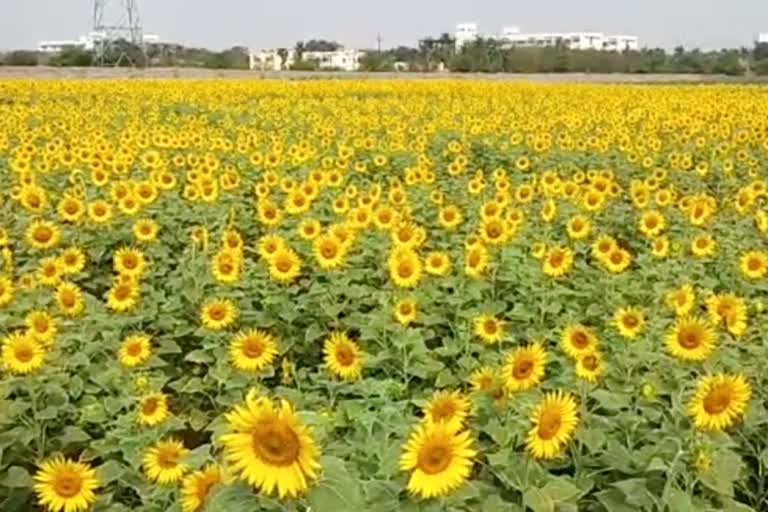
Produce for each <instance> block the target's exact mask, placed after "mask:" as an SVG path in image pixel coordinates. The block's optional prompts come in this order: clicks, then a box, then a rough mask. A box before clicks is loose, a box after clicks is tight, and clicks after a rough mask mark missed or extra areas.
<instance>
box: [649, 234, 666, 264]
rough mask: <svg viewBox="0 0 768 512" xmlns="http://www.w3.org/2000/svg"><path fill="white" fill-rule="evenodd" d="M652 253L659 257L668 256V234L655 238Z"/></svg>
mask: <svg viewBox="0 0 768 512" xmlns="http://www.w3.org/2000/svg"><path fill="white" fill-rule="evenodd" d="M651 254H653V256H654V257H655V258H658V259H662V258H666V257H667V255H668V254H669V238H667V237H666V236H660V237H658V238H655V239H654V240H653V242H652V243H651Z"/></svg>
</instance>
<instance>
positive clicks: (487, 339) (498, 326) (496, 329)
mask: <svg viewBox="0 0 768 512" xmlns="http://www.w3.org/2000/svg"><path fill="white" fill-rule="evenodd" d="M472 323H473V325H474V333H475V336H477V337H478V338H480V339H481V340H482V341H483V342H484V343H487V344H489V345H493V344H495V343H499V342H500V341H501V340H503V339H504V336H505V334H506V333H505V331H504V322H502V321H501V320H499V319H497V318H496V317H494V316H492V315H480V316H478V317H477V318H475V319H474V320H473V321H472Z"/></svg>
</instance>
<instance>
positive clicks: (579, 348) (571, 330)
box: [560, 324, 598, 359]
mask: <svg viewBox="0 0 768 512" xmlns="http://www.w3.org/2000/svg"><path fill="white" fill-rule="evenodd" d="M560 345H561V346H562V348H563V351H564V352H565V353H566V354H567V355H568V356H569V357H572V358H573V359H580V358H581V357H583V356H585V355H587V354H591V353H593V352H595V351H596V350H597V348H598V342H597V336H595V333H594V332H592V329H590V328H589V327H585V326H583V325H581V324H572V325H569V326H567V327H566V328H565V330H564V331H563V335H562V338H561V339H560Z"/></svg>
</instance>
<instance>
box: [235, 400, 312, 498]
mask: <svg viewBox="0 0 768 512" xmlns="http://www.w3.org/2000/svg"><path fill="white" fill-rule="evenodd" d="M226 419H227V423H228V426H229V430H230V431H231V433H229V434H225V435H223V436H221V443H222V444H223V445H224V457H225V458H226V460H227V462H228V463H229V467H230V468H231V469H232V470H233V471H234V472H235V473H236V474H238V475H239V476H240V478H242V479H243V480H245V481H247V482H248V483H249V484H250V485H252V486H253V487H257V488H259V489H260V490H261V491H262V492H264V493H265V494H272V493H274V492H275V491H277V494H278V495H279V496H280V497H284V496H290V497H296V496H298V495H300V494H301V493H303V492H304V491H306V489H307V488H308V487H309V481H311V480H315V479H316V478H317V477H318V473H319V470H320V462H319V458H320V449H319V448H318V446H317V444H316V442H315V437H314V434H313V432H312V430H311V429H310V428H309V427H307V426H306V425H304V424H302V423H301V422H300V421H299V419H298V417H297V416H296V413H295V412H294V410H293V407H291V405H290V404H288V402H285V401H282V402H280V403H279V404H275V403H273V402H272V401H271V400H269V399H267V398H251V397H249V399H247V401H246V404H244V405H238V406H236V407H235V409H234V410H233V411H232V412H229V413H227V415H226Z"/></svg>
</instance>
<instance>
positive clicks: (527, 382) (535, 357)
mask: <svg viewBox="0 0 768 512" xmlns="http://www.w3.org/2000/svg"><path fill="white" fill-rule="evenodd" d="M546 365H547V352H546V350H544V347H543V346H542V345H541V343H532V344H530V345H528V346H525V347H518V348H516V349H515V350H514V351H513V352H512V353H510V354H509V355H508V356H507V360H506V363H505V364H504V367H503V368H502V370H501V371H502V375H503V377H504V386H505V387H506V388H507V390H509V391H511V392H517V391H526V390H528V389H531V388H532V387H534V386H536V385H537V384H539V383H540V382H541V380H542V379H543V378H544V373H545V372H546Z"/></svg>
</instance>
